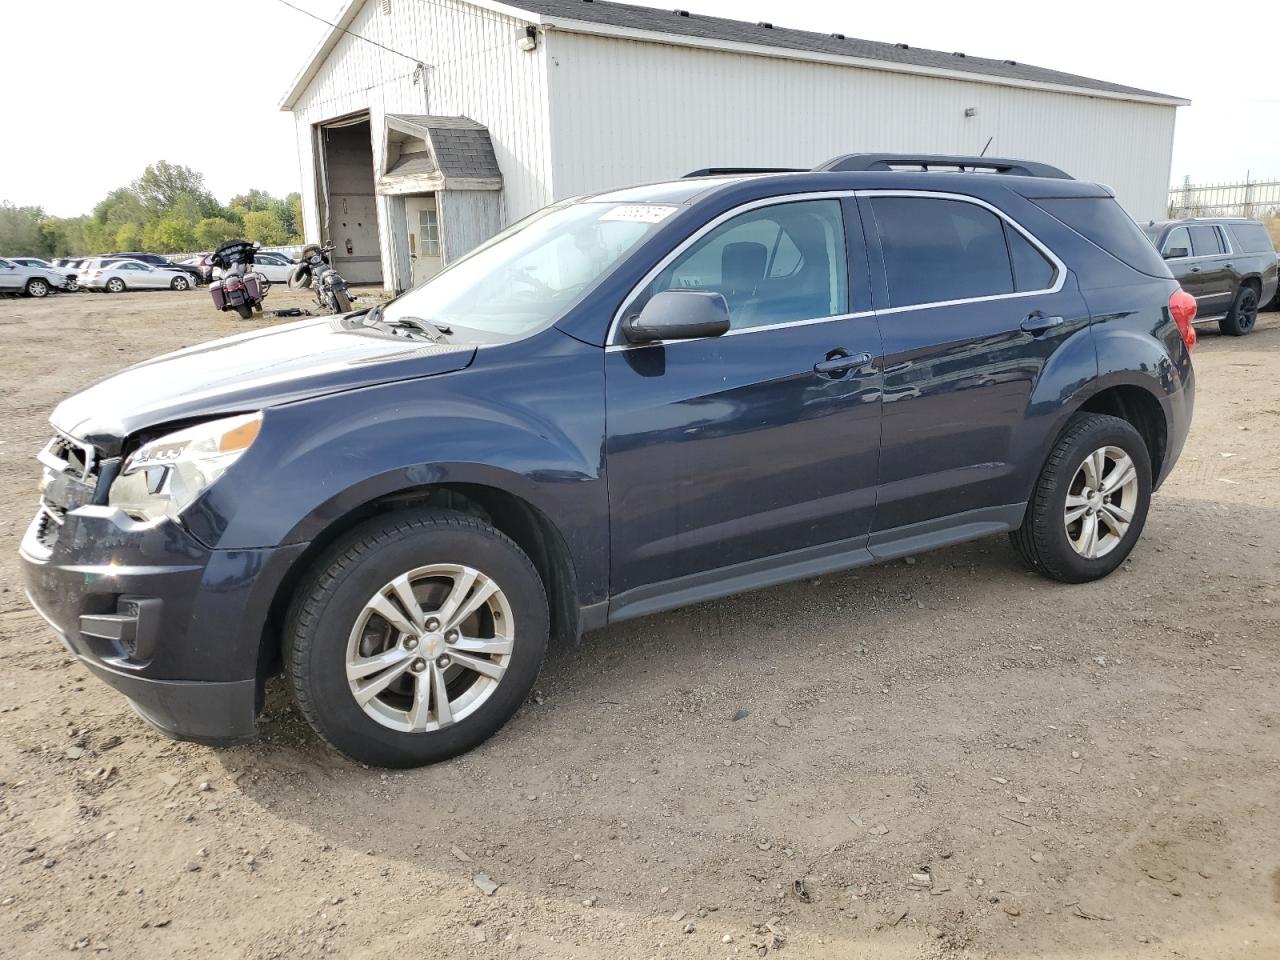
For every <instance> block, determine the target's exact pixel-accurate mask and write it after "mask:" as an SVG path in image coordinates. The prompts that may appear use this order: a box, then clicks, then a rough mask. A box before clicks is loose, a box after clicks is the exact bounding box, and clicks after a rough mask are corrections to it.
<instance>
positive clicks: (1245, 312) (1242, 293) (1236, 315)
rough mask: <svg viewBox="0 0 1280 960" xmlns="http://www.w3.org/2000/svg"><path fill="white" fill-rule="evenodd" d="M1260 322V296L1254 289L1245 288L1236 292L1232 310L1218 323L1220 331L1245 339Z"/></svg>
mask: <svg viewBox="0 0 1280 960" xmlns="http://www.w3.org/2000/svg"><path fill="white" fill-rule="evenodd" d="M1257 322H1258V294H1257V291H1255V290H1254V289H1253V287H1249V286H1245V287H1241V288H1240V289H1239V290H1237V291H1236V297H1235V299H1234V300H1232V301H1231V309H1230V310H1228V311H1227V315H1226V316H1225V317H1223V318H1222V319H1221V320H1219V321H1218V329H1219V330H1221V331H1222V332H1223V333H1225V334H1226V335H1227V336H1229V337H1243V336H1245V335H1246V334H1248V333H1250V332H1251V331H1252V330H1253V326H1254V324H1255V323H1257Z"/></svg>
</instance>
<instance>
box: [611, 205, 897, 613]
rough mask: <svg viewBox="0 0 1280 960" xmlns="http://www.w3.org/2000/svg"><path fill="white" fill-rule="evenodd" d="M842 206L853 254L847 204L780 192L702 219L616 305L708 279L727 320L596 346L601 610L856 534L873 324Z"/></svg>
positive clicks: (786, 563) (830, 549)
mask: <svg viewBox="0 0 1280 960" xmlns="http://www.w3.org/2000/svg"><path fill="white" fill-rule="evenodd" d="M846 214H848V215H849V217H850V218H851V220H850V222H851V223H852V224H853V226H854V229H853V230H852V231H851V235H852V238H853V242H852V243H850V244H849V245H848V246H849V247H850V249H851V250H853V256H854V258H855V262H856V263H858V264H864V263H865V260H864V259H863V258H864V257H865V250H864V247H863V240H862V236H861V225H860V223H859V221H858V219H857V218H858V213H857V208H856V205H854V204H853V203H852V201H844V202H842V201H841V200H839V199H821V200H807V201H793V202H786V203H775V204H772V205H769V206H763V207H759V208H757V209H754V210H751V211H749V212H746V213H742V214H740V215H738V216H736V217H733V218H730V219H728V220H726V221H725V222H723V223H722V224H720V225H718V226H716V227H713V228H712V229H710V230H709V231H708V232H706V233H704V234H703V235H702V236H700V237H699V238H698V239H697V240H695V241H694V242H693V243H692V244H691V245H690V246H688V247H687V248H686V249H685V250H684V251H683V252H681V253H679V254H677V255H676V256H675V258H674V259H673V260H672V261H671V263H670V264H669V265H667V266H665V267H663V268H662V269H661V270H660V272H659V273H658V274H657V276H656V278H655V279H654V280H653V281H652V282H651V283H649V284H648V285H647V286H646V287H645V288H644V289H643V290H642V291H641V292H640V294H639V295H638V297H637V298H636V299H633V300H632V301H631V302H630V303H628V305H627V306H626V308H625V310H624V312H625V313H627V314H631V313H634V312H636V311H637V310H639V309H640V307H641V306H642V305H643V302H644V301H646V300H647V298H648V297H649V296H651V295H652V294H653V293H656V292H657V291H659V290H668V289H673V288H680V289H689V288H693V289H703V290H714V291H717V292H719V293H722V294H723V295H724V296H725V299H726V301H727V302H728V305H729V312H730V322H731V327H730V330H729V332H728V333H726V334H724V335H723V336H721V337H713V338H706V339H701V340H685V341H676V342H670V343H659V344H649V345H635V346H632V345H626V344H625V343H622V342H615V344H614V345H613V346H611V347H610V348H609V349H608V351H607V352H606V355H605V392H606V407H607V422H608V437H607V440H606V457H607V475H608V478H609V508H610V531H611V533H610V535H611V540H612V547H611V553H612V569H611V593H612V595H613V597H614V602H613V607H612V612H614V613H618V612H620V611H621V610H622V609H623V608H626V607H630V608H631V609H632V610H633V611H643V610H647V609H659V608H661V607H663V606H667V605H671V604H670V598H672V597H675V596H680V595H681V592H682V591H685V592H686V594H687V596H690V597H691V596H698V595H701V596H709V595H714V594H716V593H724V592H727V585H729V584H733V583H739V584H749V583H751V582H757V583H758V582H769V578H770V577H771V576H773V577H774V579H777V576H776V574H777V571H778V570H779V569H787V570H793V571H797V570H798V571H801V572H803V570H804V567H803V565H804V564H805V563H814V564H816V565H818V566H821V564H822V562H823V561H824V560H825V559H829V558H830V557H831V556H834V555H836V554H841V553H845V554H847V553H852V552H854V551H857V550H861V549H862V548H863V546H864V544H865V540H866V535H867V532H868V530H869V528H870V522H871V516H872V511H873V508H874V505H875V481H876V459H877V456H878V453H879V447H880V371H879V369H878V359H879V356H880V338H879V334H878V332H877V329H876V322H875V319H874V317H872V316H871V315H870V313H869V311H867V309H866V307H867V306H869V304H870V297H869V291H868V289H867V283H866V279H865V278H866V276H867V273H866V268H865V266H859V267H858V268H857V269H855V271H854V273H853V276H854V277H855V278H861V279H855V281H854V282H853V283H852V284H850V282H849V276H850V271H849V257H848V255H847V254H846V237H845V228H844V222H845V219H846ZM855 248H856V249H855ZM811 569H813V568H811ZM797 575H799V574H798V573H797ZM752 578H755V579H754V580H753V579H752ZM734 589H742V586H741V585H739V586H737V587H735V588H734ZM688 591H693V593H687V592H688ZM699 591H701V592H699Z"/></svg>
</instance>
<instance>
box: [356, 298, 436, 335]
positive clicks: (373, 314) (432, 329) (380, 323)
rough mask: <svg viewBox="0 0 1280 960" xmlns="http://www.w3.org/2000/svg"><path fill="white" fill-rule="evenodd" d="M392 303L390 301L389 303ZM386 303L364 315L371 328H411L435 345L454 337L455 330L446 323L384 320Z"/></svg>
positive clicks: (410, 319) (400, 319)
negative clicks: (425, 336)
mask: <svg viewBox="0 0 1280 960" xmlns="http://www.w3.org/2000/svg"><path fill="white" fill-rule="evenodd" d="M388 302H390V301H388ZM385 307H386V304H385V303H379V304H376V305H375V306H373V307H370V308H369V310H367V311H366V312H365V314H364V322H365V323H366V324H368V325H369V326H371V327H382V328H384V329H385V328H386V327H411V328H413V329H414V330H417V331H418V332H419V333H424V334H426V335H427V337H428V338H429V339H430V340H431V341H432V342H434V343H439V342H440V341H442V340H444V338H445V337H449V336H452V335H453V328H452V327H450V326H449V325H448V324H444V323H433V322H432V321H430V320H425V319H423V318H422V317H396V318H395V319H394V320H384V319H383V318H382V314H383V310H384V309H385Z"/></svg>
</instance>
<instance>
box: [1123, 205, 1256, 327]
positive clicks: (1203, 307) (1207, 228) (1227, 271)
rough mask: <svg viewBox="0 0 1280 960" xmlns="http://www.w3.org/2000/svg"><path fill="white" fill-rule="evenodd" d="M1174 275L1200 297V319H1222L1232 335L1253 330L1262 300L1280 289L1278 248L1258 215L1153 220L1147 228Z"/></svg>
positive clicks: (1204, 321) (1221, 323)
mask: <svg viewBox="0 0 1280 960" xmlns="http://www.w3.org/2000/svg"><path fill="white" fill-rule="evenodd" d="M1143 229H1144V230H1145V231H1146V234H1147V236H1148V237H1150V238H1151V242H1152V243H1153V244H1155V247H1156V249H1157V250H1159V251H1160V255H1161V256H1162V257H1164V259H1165V262H1166V263H1167V264H1168V265H1169V269H1170V270H1171V271H1172V272H1173V276H1174V278H1175V279H1176V280H1177V281H1178V282H1179V283H1180V284H1182V288H1183V289H1184V290H1186V291H1187V292H1188V293H1189V294H1191V295H1192V296H1193V297H1195V298H1196V304H1197V306H1198V308H1199V313H1198V322H1201V323H1207V322H1208V321H1210V320H1217V321H1218V329H1219V330H1221V331H1222V332H1223V333H1225V334H1229V335H1230V336H1233V337H1242V336H1244V335H1245V334H1247V333H1249V332H1250V331H1251V330H1252V329H1253V327H1254V324H1255V323H1256V322H1257V319H1258V308H1259V305H1260V304H1264V303H1267V302H1269V301H1270V300H1271V299H1272V298H1273V297H1274V296H1275V294H1276V286H1277V283H1276V281H1277V270H1276V250H1275V247H1274V246H1272V244H1271V235H1270V234H1268V233H1267V228H1266V227H1265V226H1263V225H1262V224H1261V223H1259V222H1258V221H1257V220H1244V219H1226V218H1224V219H1193V220H1160V221H1154V220H1153V221H1151V222H1149V223H1148V224H1147V225H1146V226H1145V227H1144V228H1143Z"/></svg>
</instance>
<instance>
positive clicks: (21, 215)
mask: <svg viewBox="0 0 1280 960" xmlns="http://www.w3.org/2000/svg"><path fill="white" fill-rule="evenodd" d="M44 219H45V215H44V210H43V209H42V208H40V207H15V206H14V205H13V204H11V203H9V202H8V201H3V202H0V256H9V257H23V256H26V257H38V256H40V255H41V254H42V253H44V250H45V246H44V235H43V234H42V233H41V230H40V225H41V224H42V223H43V222H44Z"/></svg>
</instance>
